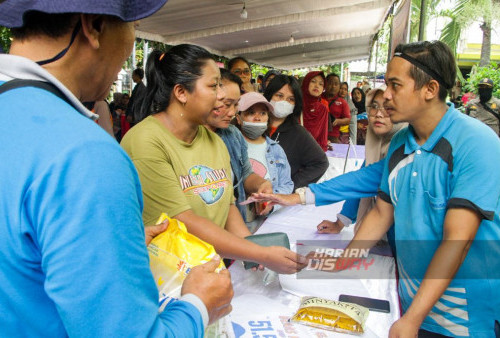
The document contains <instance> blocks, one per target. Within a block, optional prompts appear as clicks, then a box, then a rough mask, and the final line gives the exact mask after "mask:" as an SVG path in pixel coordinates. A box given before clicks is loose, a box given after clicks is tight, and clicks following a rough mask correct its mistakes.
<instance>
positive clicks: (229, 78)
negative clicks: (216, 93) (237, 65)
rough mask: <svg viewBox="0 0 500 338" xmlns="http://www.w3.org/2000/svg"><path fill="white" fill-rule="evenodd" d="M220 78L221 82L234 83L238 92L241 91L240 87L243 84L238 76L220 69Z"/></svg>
mask: <svg viewBox="0 0 500 338" xmlns="http://www.w3.org/2000/svg"><path fill="white" fill-rule="evenodd" d="M220 78H221V79H222V80H226V81H229V82H234V83H236V84H237V85H238V88H240V91H241V85H242V84H243V81H242V80H241V78H240V77H239V76H238V75H235V74H233V73H231V72H230V71H229V70H227V69H225V68H221V69H220Z"/></svg>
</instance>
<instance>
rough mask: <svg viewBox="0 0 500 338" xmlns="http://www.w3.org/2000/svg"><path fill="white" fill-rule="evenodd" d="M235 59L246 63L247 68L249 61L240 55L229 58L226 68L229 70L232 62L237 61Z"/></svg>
mask: <svg viewBox="0 0 500 338" xmlns="http://www.w3.org/2000/svg"><path fill="white" fill-rule="evenodd" d="M237 61H243V62H245V63H246V64H247V66H248V68H250V62H248V60H247V59H245V58H244V57H242V56H237V57H234V58H232V59H231V60H229V61H228V62H227V69H229V70H231V68H233V66H234V64H235V63H236V62H237Z"/></svg>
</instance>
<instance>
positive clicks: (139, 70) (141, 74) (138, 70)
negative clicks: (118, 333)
mask: <svg viewBox="0 0 500 338" xmlns="http://www.w3.org/2000/svg"><path fill="white" fill-rule="evenodd" d="M134 74H135V75H137V76H138V77H139V78H140V79H141V80H142V79H143V78H144V70H143V69H142V68H136V69H134V71H133V72H132V75H134Z"/></svg>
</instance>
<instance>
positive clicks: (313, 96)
mask: <svg viewBox="0 0 500 338" xmlns="http://www.w3.org/2000/svg"><path fill="white" fill-rule="evenodd" d="M301 88H302V98H303V100H304V103H303V107H302V115H303V118H304V128H306V129H307V130H308V131H309V132H310V133H311V135H312V136H313V137H314V139H315V140H316V142H318V144H319V146H320V147H321V149H323V151H326V150H327V149H328V108H327V106H328V104H327V102H326V100H325V102H322V101H321V95H322V94H323V90H324V88H325V75H324V74H323V72H321V71H315V72H309V73H307V75H306V77H305V78H304V81H302V86H301Z"/></svg>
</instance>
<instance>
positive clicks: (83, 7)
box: [0, 0, 167, 28]
mask: <svg viewBox="0 0 500 338" xmlns="http://www.w3.org/2000/svg"><path fill="white" fill-rule="evenodd" d="M166 2H167V0H0V25H1V26H5V27H8V28H15V27H22V26H23V16H24V14H25V13H26V12H29V11H39V12H43V13H49V14H61V13H85V14H103V15H112V16H116V17H119V18H120V19H122V20H123V21H135V20H140V19H143V18H145V17H148V16H150V15H152V14H153V13H155V12H156V11H158V10H159V9H160V8H161V7H162V6H163V5H164V4H165V3H166Z"/></svg>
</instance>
